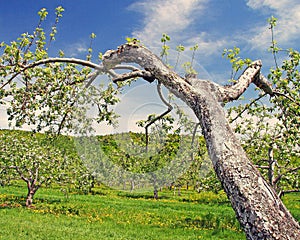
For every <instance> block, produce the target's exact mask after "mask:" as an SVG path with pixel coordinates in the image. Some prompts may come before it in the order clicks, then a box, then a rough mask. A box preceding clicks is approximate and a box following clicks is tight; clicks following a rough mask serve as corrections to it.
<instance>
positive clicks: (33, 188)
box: [26, 182, 38, 208]
mask: <svg viewBox="0 0 300 240" xmlns="http://www.w3.org/2000/svg"><path fill="white" fill-rule="evenodd" d="M27 189H28V192H27V197H26V207H28V208H30V207H31V206H32V203H33V197H34V194H35V193H36V191H37V190H38V187H37V186H35V184H34V183H30V182H27Z"/></svg>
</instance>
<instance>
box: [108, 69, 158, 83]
mask: <svg viewBox="0 0 300 240" xmlns="http://www.w3.org/2000/svg"><path fill="white" fill-rule="evenodd" d="M115 74H116V73H115ZM137 77H141V78H143V79H145V80H146V81H148V82H153V81H154V80H155V77H153V75H152V74H151V73H150V72H148V71H145V70H138V71H133V72H129V73H123V74H117V75H116V76H115V77H114V78H113V82H114V83H116V82H121V81H126V80H128V79H132V78H137Z"/></svg>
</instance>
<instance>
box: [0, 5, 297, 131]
mask: <svg viewBox="0 0 300 240" xmlns="http://www.w3.org/2000/svg"><path fill="white" fill-rule="evenodd" d="M59 5H61V6H63V7H64V8H65V12H64V13H63V15H64V17H63V18H62V20H61V22H60V24H59V26H58V35H57V41H56V42H55V44H53V46H52V50H51V54H53V56H55V54H56V53H57V51H58V50H59V49H62V50H64V51H65V53H66V55H67V56H72V57H78V58H84V57H85V55H86V51H87V48H88V46H89V42H90V40H89V35H90V33H92V32H94V33H95V34H96V35H97V38H96V39H95V41H94V44H93V48H94V52H95V53H97V52H105V51H106V50H108V49H115V48H116V47H117V46H118V45H120V44H122V43H124V41H125V37H131V36H134V37H137V38H139V39H140V40H141V41H142V42H143V43H144V44H145V45H146V46H147V47H149V48H150V49H152V50H153V51H154V52H156V53H159V51H160V47H161V42H160V38H161V35H162V33H167V34H168V35H170V36H171V43H170V45H171V46H173V47H174V48H175V46H176V45H178V44H182V45H184V46H186V47H190V46H193V45H194V44H198V45H199V51H198V52H197V54H196V62H197V65H196V67H197V69H198V71H199V77H200V78H209V79H210V80H213V81H215V82H218V83H226V81H227V79H229V77H230V65H229V63H228V61H227V60H225V59H223V58H222V57H221V54H222V51H223V49H224V48H232V47H233V46H238V47H240V48H241V56H242V57H249V58H251V59H253V60H255V59H262V61H263V71H264V72H265V73H266V74H267V72H268V69H269V68H270V66H272V65H273V61H272V56H271V55H270V53H268V51H267V49H268V47H269V46H270V42H271V35H270V30H269V29H268V24H267V18H268V17H270V16H271V15H274V16H275V17H277V18H278V26H277V28H276V30H275V31H276V32H275V37H276V40H277V41H278V43H279V44H280V46H282V47H284V48H290V47H292V48H296V49H299V47H300V46H299V45H300V41H299V37H300V24H299V22H300V3H299V1H298V0H239V1H238V0H224V1H219V0H151V1H146V0H104V1H99V0H74V1H71V0H62V1H58V0H47V1H46V0H39V1H37V0H26V1H21V0H10V1H3V2H2V4H1V8H0V42H1V41H5V42H9V41H11V40H14V39H16V38H17V37H18V36H19V35H20V34H21V33H23V32H31V31H32V30H33V29H34V27H35V26H36V24H37V21H38V16H37V12H38V11H39V10H40V9H41V8H43V7H45V8H47V9H48V11H49V15H48V17H47V23H46V25H45V26H44V27H45V28H47V27H49V26H51V24H52V23H53V21H54V9H55V8H56V7H57V6H59ZM185 54H186V55H185V56H184V57H183V58H182V59H183V61H184V60H189V58H190V57H189V56H190V53H188V52H187V53H185ZM95 55H96V56H97V54H95ZM175 57H176V52H175V51H171V52H170V59H172V58H173V59H174V58H175ZM179 71H180V70H179ZM137 87H138V90H136V93H135V96H129V94H126V96H127V97H126V96H125V97H124V99H125V102H126V101H129V102H130V101H131V102H137V100H136V95H138V94H140V95H141V97H142V98H144V100H145V101H144V102H145V104H146V103H147V102H148V103H149V102H150V103H151V102H153V103H154V102H156V100H155V99H157V94H156V93H155V89H154V87H153V86H150V87H149V85H147V84H142V83H139V85H138V86H137ZM149 89H152V90H153V92H152V90H149ZM131 91H133V90H132V89H131ZM145 93H147V94H145ZM248 95H249V96H251V95H252V92H251V91H249V92H248ZM145 96H149V98H147V97H145ZM126 106H129V105H128V104H127V105H126ZM137 108H138V107H136V108H135V109H137ZM145 108H146V107H145ZM120 109H121V107H120ZM131 109H132V107H131ZM2 112H3V111H2ZM122 112H123V114H125V115H126V113H128V111H127V110H126V108H125V107H122ZM127 115H128V114H127ZM131 115H132V114H131ZM141 115H142V114H141ZM128 116H129V115H128ZM128 116H127V117H128ZM1 123H2V124H1V125H0V126H4V125H5V123H3V121H1ZM129 125H130V124H129ZM130 126H131V125H130Z"/></svg>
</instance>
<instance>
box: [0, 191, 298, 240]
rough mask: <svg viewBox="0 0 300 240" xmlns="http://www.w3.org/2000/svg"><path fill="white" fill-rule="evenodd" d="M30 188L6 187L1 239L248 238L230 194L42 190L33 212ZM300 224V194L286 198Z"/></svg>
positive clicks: (1, 194) (1, 198)
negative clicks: (28, 199)
mask: <svg viewBox="0 0 300 240" xmlns="http://www.w3.org/2000/svg"><path fill="white" fill-rule="evenodd" d="M25 194H26V189H25V188H24V187H20V186H14V187H12V186H10V187H2V188H0V226H1V228H0V239H3V240H4V239H5V240H9V239H47V240H48V239H89V240H90V239H126V240H127V239H151V240H153V239H172V240H173V239H245V235H244V234H243V232H242V231H241V229H240V228H239V224H238V222H237V221H236V220H235V215H234V212H233V210H232V209H231V207H230V205H229V203H228V201H227V200H226V196H225V195H224V194H219V195H215V194H213V193H201V194H197V193H194V192H188V191H183V194H182V196H180V197H178V196H173V192H171V191H168V190H165V191H163V192H160V193H159V194H160V196H161V198H160V199H159V200H153V199H152V193H151V191H149V192H140V193H132V194H131V193H128V192H122V191H116V190H109V189H103V188H99V189H96V194H95V195H79V194H69V195H68V196H66V195H64V194H63V193H62V192H61V191H59V189H40V190H39V191H38V193H37V195H36V198H35V204H34V207H33V208H32V209H26V208H25V207H23V203H24V201H25V199H24V196H25ZM285 201H286V203H287V206H288V207H289V208H290V210H291V211H292V213H293V214H294V216H295V217H296V218H297V219H298V220H299V219H300V209H299V205H300V204H299V203H300V195H297V194H294V195H289V197H287V198H286V199H285Z"/></svg>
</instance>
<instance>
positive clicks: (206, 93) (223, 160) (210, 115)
mask: <svg viewBox="0 0 300 240" xmlns="http://www.w3.org/2000/svg"><path fill="white" fill-rule="evenodd" d="M125 62H126V63H137V64H139V65H140V66H141V67H142V68H143V69H144V70H140V71H133V72H132V73H130V74H124V75H119V76H116V78H115V81H120V80H124V79H128V78H130V77H137V76H139V77H144V78H145V79H146V80H148V81H150V80H151V81H153V78H156V79H157V80H158V81H159V82H161V83H162V84H163V85H164V86H165V87H167V88H168V89H169V90H170V91H171V92H172V93H174V94H175V95H176V96H177V97H179V98H181V99H182V100H183V101H185V102H186V103H187V104H188V105H189V106H190V107H191V109H192V110H193V111H194V113H195V114H196V116H197V118H198V119H199V121H200V124H201V127H202V130H203V133H204V137H205V140H206V144H207V148H208V152H209V156H210V158H211V160H212V162H213V166H214V169H215V171H216V173H217V176H218V178H219V179H220V181H221V183H222V185H223V188H224V190H225V192H226V194H227V196H228V198H229V199H230V201H231V204H232V206H233V208H234V210H235V212H236V216H237V218H238V220H239V222H240V223H241V226H242V227H243V229H244V231H245V233H246V236H247V238H248V239H260V240H261V239H300V227H299V224H298V223H297V222H296V221H295V220H294V218H293V217H292V216H291V214H290V213H289V211H288V210H287V209H286V207H285V206H284V205H283V203H282V201H281V200H280V198H279V197H278V196H277V194H276V193H275V191H274V190H273V189H272V188H271V187H270V186H269V185H268V183H267V182H266V181H265V180H264V178H263V177H262V176H261V174H260V172H259V171H258V170H257V169H256V168H255V167H254V165H253V164H252V163H251V162H250V160H249V159H248V157H247V156H246V153H245V152H244V150H243V148H242V147H241V145H240V143H239V141H238V139H237V138H236V136H235V134H234V133H233V131H232V130H231V128H230V126H229V124H228V122H227V120H226V117H225V114H224V110H223V108H222V104H223V103H224V102H227V101H231V100H234V99H237V98H238V97H239V96H240V95H241V94H242V93H243V92H244V91H245V90H246V89H247V87H248V86H249V84H250V83H252V82H253V83H254V84H256V85H257V86H258V87H260V88H262V89H263V90H264V91H265V92H266V93H268V94H270V95H272V94H273V92H272V89H271V87H270V86H269V85H268V83H267V81H266V80H265V78H264V77H263V76H262V75H261V74H260V68H261V62H260V61H257V62H254V63H253V64H252V65H251V66H250V67H249V68H247V69H246V70H245V72H244V73H243V74H242V75H241V77H240V78H239V80H238V82H237V84H235V85H233V86H231V87H222V86H219V85H217V84H214V83H212V82H210V81H203V80H199V79H195V78H190V79H183V78H181V77H180V76H178V75H177V74H176V73H174V72H173V71H172V70H170V69H169V68H168V67H167V66H165V65H164V64H163V63H162V61H161V60H160V59H159V58H158V57H157V56H155V55H154V54H153V53H151V52H150V51H149V50H147V49H146V48H144V47H142V46H140V45H138V44H126V45H122V46H120V47H119V48H118V49H117V50H115V51H108V52H106V54H105V55H104V58H103V64H104V67H105V68H106V71H109V70H110V69H112V68H113V67H114V66H115V65H117V64H120V63H125Z"/></svg>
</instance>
